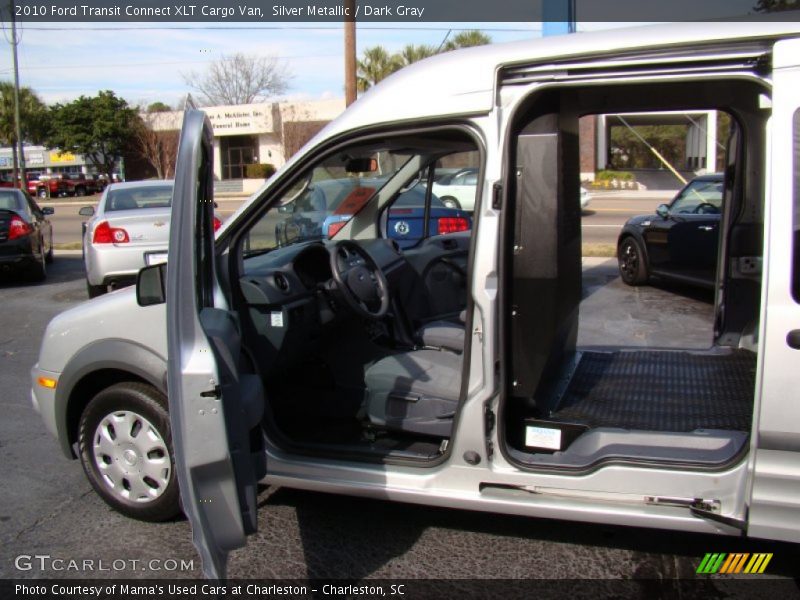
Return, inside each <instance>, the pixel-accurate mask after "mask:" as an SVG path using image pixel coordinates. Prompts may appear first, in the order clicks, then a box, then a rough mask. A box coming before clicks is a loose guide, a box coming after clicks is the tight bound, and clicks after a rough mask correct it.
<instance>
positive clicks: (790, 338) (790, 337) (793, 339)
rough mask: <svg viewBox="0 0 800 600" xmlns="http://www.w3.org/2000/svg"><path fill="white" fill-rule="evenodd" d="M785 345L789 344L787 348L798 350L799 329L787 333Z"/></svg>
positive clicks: (799, 340)
mask: <svg viewBox="0 0 800 600" xmlns="http://www.w3.org/2000/svg"><path fill="white" fill-rule="evenodd" d="M786 343H787V344H789V348H794V349H795V350H800V329H793V330H792V331H790V332H789V333H787V334H786Z"/></svg>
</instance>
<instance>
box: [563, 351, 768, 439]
mask: <svg viewBox="0 0 800 600" xmlns="http://www.w3.org/2000/svg"><path fill="white" fill-rule="evenodd" d="M755 370H756V355H755V354H753V353H751V352H746V351H737V352H733V353H731V354H724V355H711V354H705V355H703V354H692V353H690V352H658V351H655V352H650V351H646V352H612V353H603V352H585V353H584V354H583V356H582V358H581V361H580V363H579V365H578V368H577V369H576V371H575V374H574V376H573V378H572V380H571V381H570V383H569V385H568V386H567V389H566V391H565V392H564V395H563V396H562V398H561V401H560V402H559V405H558V409H557V410H556V411H555V412H554V413H552V415H551V417H550V418H551V419H552V420H554V421H563V422H572V423H583V424H586V425H589V426H590V427H622V428H625V429H644V430H650V431H693V430H695V429H734V430H739V431H749V430H750V427H751V423H752V418H753V392H754V389H755Z"/></svg>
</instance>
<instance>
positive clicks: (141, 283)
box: [136, 263, 167, 306]
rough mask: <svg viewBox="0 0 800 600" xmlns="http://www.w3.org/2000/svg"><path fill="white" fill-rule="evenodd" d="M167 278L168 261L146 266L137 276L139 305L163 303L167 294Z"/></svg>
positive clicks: (137, 299) (137, 300)
mask: <svg viewBox="0 0 800 600" xmlns="http://www.w3.org/2000/svg"><path fill="white" fill-rule="evenodd" d="M166 279H167V265H166V263H159V264H157V265H150V266H149V267H144V268H143V269H141V270H140V271H139V274H138V275H137V276H136V302H137V303H138V304H139V306H153V305H155V304H163V303H164V302H165V301H166V299H167V295H166V292H165V289H164V288H165V285H166Z"/></svg>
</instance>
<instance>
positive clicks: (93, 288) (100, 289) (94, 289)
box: [86, 281, 108, 298]
mask: <svg viewBox="0 0 800 600" xmlns="http://www.w3.org/2000/svg"><path fill="white" fill-rule="evenodd" d="M86 293H87V294H89V298H97V297H98V296H102V295H103V294H106V293H108V287H107V286H105V285H92V284H91V283H89V282H88V281H87V282H86Z"/></svg>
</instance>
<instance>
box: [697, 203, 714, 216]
mask: <svg viewBox="0 0 800 600" xmlns="http://www.w3.org/2000/svg"><path fill="white" fill-rule="evenodd" d="M709 209H711V210H709ZM692 212H693V213H695V214H698V215H716V214H718V213H719V209H718V208H717V207H716V206H714V205H713V204H711V203H710V202H701V203H700V204H698V205H697V206H695V207H694V210H693V211H692Z"/></svg>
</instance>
